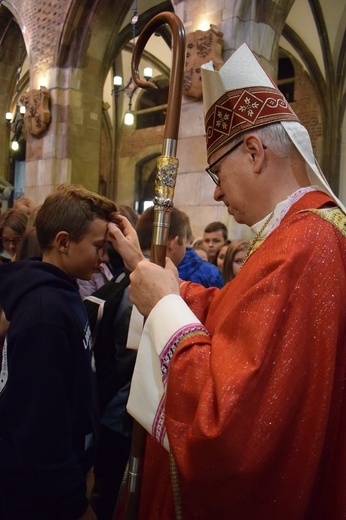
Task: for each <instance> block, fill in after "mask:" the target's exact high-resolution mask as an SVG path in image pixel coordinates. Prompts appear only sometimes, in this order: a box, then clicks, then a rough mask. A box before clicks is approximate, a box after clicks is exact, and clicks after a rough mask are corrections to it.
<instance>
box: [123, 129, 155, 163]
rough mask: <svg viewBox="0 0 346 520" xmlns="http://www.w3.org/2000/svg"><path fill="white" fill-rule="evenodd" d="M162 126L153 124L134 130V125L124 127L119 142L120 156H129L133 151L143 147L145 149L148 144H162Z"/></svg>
mask: <svg viewBox="0 0 346 520" xmlns="http://www.w3.org/2000/svg"><path fill="white" fill-rule="evenodd" d="M163 131H164V127H163V126H154V127H152V128H141V129H140V130H136V128H135V126H134V127H133V128H132V127H128V128H125V127H124V131H123V136H122V143H121V153H120V156H121V157H131V155H133V151H134V150H136V151H138V150H139V149H141V148H143V150H145V149H146V148H147V147H148V146H152V145H157V144H162V139H163Z"/></svg>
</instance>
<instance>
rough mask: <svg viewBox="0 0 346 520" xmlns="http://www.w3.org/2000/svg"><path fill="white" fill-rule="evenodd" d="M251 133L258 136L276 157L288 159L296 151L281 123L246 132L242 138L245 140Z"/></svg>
mask: <svg viewBox="0 0 346 520" xmlns="http://www.w3.org/2000/svg"><path fill="white" fill-rule="evenodd" d="M250 133H251V134H256V135H258V137H259V138H260V139H261V141H262V143H263V144H264V145H265V146H267V147H268V148H271V150H273V152H274V153H275V154H276V155H279V156H281V157H287V156H289V155H290V154H292V153H293V152H294V151H296V147H295V146H294V144H293V143H292V141H291V139H290V137H289V135H288V134H287V132H286V130H285V128H284V127H283V126H282V124H281V123H272V124H270V125H265V126H262V127H259V128H255V129H254V130H251V131H247V132H244V133H243V134H242V135H241V138H242V139H244V137H245V136H246V135H248V134H250ZM239 137H240V136H239Z"/></svg>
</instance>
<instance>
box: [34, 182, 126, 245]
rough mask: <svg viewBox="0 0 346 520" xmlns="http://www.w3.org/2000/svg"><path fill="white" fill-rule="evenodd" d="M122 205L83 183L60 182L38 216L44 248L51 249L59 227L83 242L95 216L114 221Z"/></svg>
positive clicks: (72, 238)
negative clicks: (85, 186) (80, 184)
mask: <svg viewBox="0 0 346 520" xmlns="http://www.w3.org/2000/svg"><path fill="white" fill-rule="evenodd" d="M117 211H118V208H117V205H116V204H115V202H113V201H111V200H109V199H107V198H106V197H103V196H101V195H98V194H97V193H94V192H92V191H89V190H87V189H85V188H83V187H82V186H73V185H68V184H62V185H60V186H59V187H58V188H57V189H56V191H54V192H53V193H51V195H48V197H47V198H46V200H45V201H44V203H43V204H42V206H41V207H40V209H39V211H38V213H37V216H36V231H37V239H38V242H39V244H40V246H41V248H42V250H43V251H44V250H48V249H51V244H52V241H53V240H54V238H55V236H56V235H57V233H59V231H66V232H67V233H68V234H69V235H70V238H71V240H73V241H74V242H79V241H80V240H81V239H82V238H83V236H84V235H85V234H86V233H87V231H88V229H89V225H90V223H91V222H92V221H93V220H94V219H95V218H97V217H98V218H101V219H104V220H106V221H108V222H111V221H112V219H113V218H114V215H115V214H116V213H117Z"/></svg>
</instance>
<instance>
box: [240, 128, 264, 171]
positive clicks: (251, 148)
mask: <svg viewBox="0 0 346 520" xmlns="http://www.w3.org/2000/svg"><path fill="white" fill-rule="evenodd" d="M244 145H245V146H246V149H247V151H248V153H249V157H251V162H252V164H253V167H254V171H255V172H256V173H260V172H261V169H262V166H263V162H264V151H265V149H266V148H267V147H266V146H264V145H263V143H262V141H261V139H260V138H259V137H258V135H256V134H249V135H247V136H246V137H245V139H244Z"/></svg>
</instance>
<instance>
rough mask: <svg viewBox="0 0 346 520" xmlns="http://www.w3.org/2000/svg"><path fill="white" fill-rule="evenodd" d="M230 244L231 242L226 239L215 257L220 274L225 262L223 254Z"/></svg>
mask: <svg viewBox="0 0 346 520" xmlns="http://www.w3.org/2000/svg"><path fill="white" fill-rule="evenodd" d="M230 243H231V241H230V240H229V239H227V240H226V242H225V243H224V245H223V246H222V247H220V249H219V251H218V253H217V255H216V265H217V267H218V268H219V270H220V272H221V273H222V267H223V262H224V260H225V254H226V251H227V248H228V246H229V245H230Z"/></svg>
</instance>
